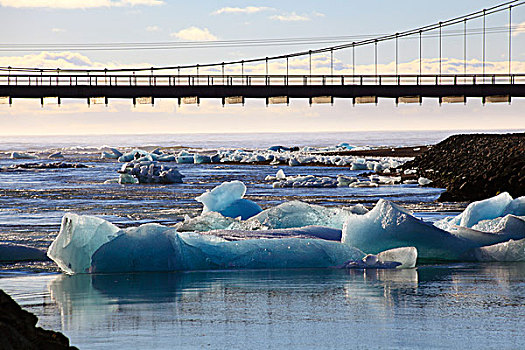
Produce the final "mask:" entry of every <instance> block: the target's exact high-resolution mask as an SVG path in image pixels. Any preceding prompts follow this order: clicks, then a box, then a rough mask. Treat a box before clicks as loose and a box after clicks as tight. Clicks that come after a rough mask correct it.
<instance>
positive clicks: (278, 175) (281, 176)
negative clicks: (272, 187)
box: [275, 169, 286, 180]
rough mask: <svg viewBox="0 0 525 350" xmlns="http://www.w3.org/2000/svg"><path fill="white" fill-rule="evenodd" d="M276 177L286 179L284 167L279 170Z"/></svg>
mask: <svg viewBox="0 0 525 350" xmlns="http://www.w3.org/2000/svg"><path fill="white" fill-rule="evenodd" d="M275 178H276V179H279V180H283V179H286V175H285V174H284V171H283V169H279V170H277V174H275Z"/></svg>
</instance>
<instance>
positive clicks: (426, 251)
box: [342, 200, 525, 260]
mask: <svg viewBox="0 0 525 350" xmlns="http://www.w3.org/2000/svg"><path fill="white" fill-rule="evenodd" d="M463 214H465V212H464V213H463ZM463 217H465V216H463ZM447 228H448V231H445V230H443V229H441V228H438V227H436V226H434V225H431V224H429V223H426V222H424V221H422V220H419V219H417V218H415V217H414V216H412V215H411V213H409V212H408V211H406V210H405V209H403V208H401V207H399V206H397V205H396V204H393V203H391V202H388V201H385V200H379V201H378V203H377V204H376V206H375V207H374V209H372V210H371V211H370V212H368V213H367V214H365V215H361V216H358V215H355V216H350V217H349V218H348V220H347V221H346V223H345V225H344V227H343V236H342V242H344V243H346V244H349V245H351V246H354V247H356V248H359V249H361V250H363V251H366V252H369V253H376V252H379V251H383V250H386V249H390V248H395V247H403V246H414V247H416V248H417V250H418V254H419V257H420V258H421V259H427V260H469V259H471V258H472V252H473V251H475V249H477V248H479V247H482V246H490V245H494V244H499V243H501V242H505V241H508V240H509V239H522V238H525V220H524V219H522V218H520V217H517V216H514V215H507V216H506V217H504V218H496V219H492V220H488V221H482V222H480V223H479V224H478V225H477V226H473V228H469V227H463V226H458V225H449V226H447ZM474 228H475V229H474ZM482 229H484V230H490V232H483V231H480V230H482ZM523 254H525V252H523Z"/></svg>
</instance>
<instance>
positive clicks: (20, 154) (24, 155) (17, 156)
mask: <svg viewBox="0 0 525 350" xmlns="http://www.w3.org/2000/svg"><path fill="white" fill-rule="evenodd" d="M11 159H38V156H37V155H35V154H31V153H25V152H13V153H11Z"/></svg>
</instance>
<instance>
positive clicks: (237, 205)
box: [195, 181, 262, 220]
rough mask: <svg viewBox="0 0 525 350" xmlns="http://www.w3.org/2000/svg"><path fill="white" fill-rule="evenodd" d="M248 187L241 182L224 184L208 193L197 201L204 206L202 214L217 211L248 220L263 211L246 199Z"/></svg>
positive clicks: (227, 215) (224, 214)
mask: <svg viewBox="0 0 525 350" xmlns="http://www.w3.org/2000/svg"><path fill="white" fill-rule="evenodd" d="M245 193H246V186H245V185H244V184H243V183H242V182H241V181H231V182H224V183H223V184H221V185H219V186H217V187H215V188H214V189H212V190H211V191H206V192H205V193H203V194H201V195H200V196H198V197H197V198H195V200H196V201H197V202H200V203H202V204H203V205H204V208H203V209H202V213H203V214H204V213H207V212H210V211H215V212H218V213H220V214H222V215H223V216H226V217H230V218H236V217H241V219H243V220H246V219H248V218H250V217H252V216H254V215H256V214H257V213H260V212H261V211H262V209H261V207H260V206H259V205H258V204H257V203H255V202H253V201H251V200H248V199H244V198H243V197H244V194H245Z"/></svg>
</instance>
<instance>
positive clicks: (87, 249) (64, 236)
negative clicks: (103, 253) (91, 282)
mask: <svg viewBox="0 0 525 350" xmlns="http://www.w3.org/2000/svg"><path fill="white" fill-rule="evenodd" d="M118 234H120V233H119V228H118V227H117V226H115V225H113V224H111V223H109V222H107V221H106V220H103V219H100V218H97V217H94V216H80V215H76V214H73V213H67V214H66V215H64V217H63V218H62V225H61V226H60V232H59V233H58V236H57V237H56V238H55V240H54V241H53V243H51V245H50V246H49V249H48V250H47V255H48V256H49V257H50V258H51V259H52V260H53V261H55V262H56V263H57V265H58V266H59V267H60V268H61V269H62V270H63V271H65V272H67V273H84V272H87V271H88V269H89V267H90V266H91V256H92V255H93V253H94V252H95V251H96V250H97V249H98V248H99V247H100V246H102V245H103V244H104V243H107V242H109V241H110V240H112V239H114V238H115V237H116V236H117V235H118Z"/></svg>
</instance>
